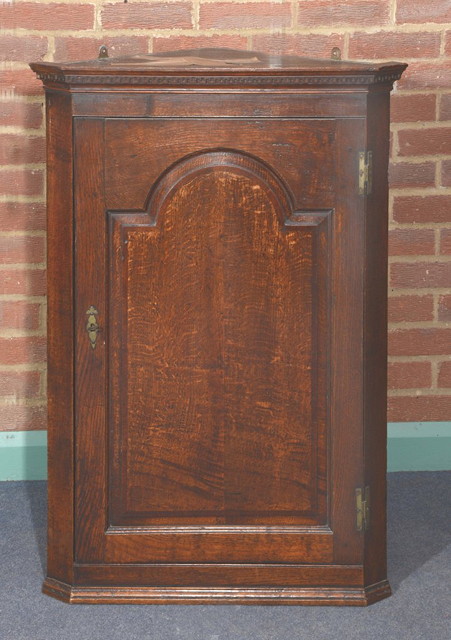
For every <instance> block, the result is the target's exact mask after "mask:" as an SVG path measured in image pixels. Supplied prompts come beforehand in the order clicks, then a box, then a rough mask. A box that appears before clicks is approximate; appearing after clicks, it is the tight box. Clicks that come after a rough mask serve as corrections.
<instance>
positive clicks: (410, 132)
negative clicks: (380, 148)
mask: <svg viewBox="0 0 451 640" xmlns="http://www.w3.org/2000/svg"><path fill="white" fill-rule="evenodd" d="M398 143H399V155H400V156H425V155H437V154H451V127H450V128H437V127H435V128H433V127H430V128H427V129H404V130H402V131H398Z"/></svg>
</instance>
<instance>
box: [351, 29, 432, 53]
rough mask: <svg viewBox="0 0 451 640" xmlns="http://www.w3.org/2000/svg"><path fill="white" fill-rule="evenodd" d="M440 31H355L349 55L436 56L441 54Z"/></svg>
mask: <svg viewBox="0 0 451 640" xmlns="http://www.w3.org/2000/svg"><path fill="white" fill-rule="evenodd" d="M440 40H441V34H440V33H427V32H424V31H418V32H416V33H400V32H396V31H379V32H377V33H360V32H359V33H355V34H353V35H351V37H350V39H349V57H350V58H351V59H356V60H359V59H360V60H361V59H366V60H368V59H373V58H379V59H380V58H389V59H390V60H394V59H396V58H397V57H398V58H399V59H401V60H406V59H407V58H436V57H438V56H439V55H440Z"/></svg>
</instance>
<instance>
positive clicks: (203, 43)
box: [152, 34, 247, 53]
mask: <svg viewBox="0 0 451 640" xmlns="http://www.w3.org/2000/svg"><path fill="white" fill-rule="evenodd" d="M246 46H247V38H245V37H244V36H240V35H228V34H222V35H220V34H215V35H212V36H168V37H167V38H163V37H161V38H154V39H153V47H152V49H153V51H154V52H155V53H159V52H161V51H176V50H178V49H198V48H200V47H213V48H214V47H230V48H231V49H246Z"/></svg>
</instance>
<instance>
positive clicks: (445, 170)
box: [441, 160, 451, 187]
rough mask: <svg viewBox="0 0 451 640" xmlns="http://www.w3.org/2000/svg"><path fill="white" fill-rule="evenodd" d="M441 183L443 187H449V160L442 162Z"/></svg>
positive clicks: (450, 172) (450, 176) (450, 166)
mask: <svg viewBox="0 0 451 640" xmlns="http://www.w3.org/2000/svg"><path fill="white" fill-rule="evenodd" d="M441 184H442V186H443V187H451V160H444V161H443V163H442V175H441Z"/></svg>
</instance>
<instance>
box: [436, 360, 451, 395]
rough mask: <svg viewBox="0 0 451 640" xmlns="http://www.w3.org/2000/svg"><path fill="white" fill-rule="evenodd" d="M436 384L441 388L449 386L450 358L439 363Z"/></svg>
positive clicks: (450, 375) (450, 384)
mask: <svg viewBox="0 0 451 640" xmlns="http://www.w3.org/2000/svg"><path fill="white" fill-rule="evenodd" d="M438 386H439V388H441V389H444V388H448V389H450V388H451V360H448V361H447V362H441V363H440V367H439V373H438Z"/></svg>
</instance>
